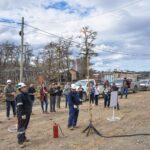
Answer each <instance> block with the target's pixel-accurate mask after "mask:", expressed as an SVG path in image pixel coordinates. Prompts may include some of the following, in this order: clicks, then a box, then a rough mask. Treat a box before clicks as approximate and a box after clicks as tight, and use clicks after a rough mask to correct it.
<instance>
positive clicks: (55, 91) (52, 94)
mask: <svg viewBox="0 0 150 150" xmlns="http://www.w3.org/2000/svg"><path fill="white" fill-rule="evenodd" d="M57 91H58V90H57V89H56V88H50V90H49V93H50V96H56V95H57Z"/></svg>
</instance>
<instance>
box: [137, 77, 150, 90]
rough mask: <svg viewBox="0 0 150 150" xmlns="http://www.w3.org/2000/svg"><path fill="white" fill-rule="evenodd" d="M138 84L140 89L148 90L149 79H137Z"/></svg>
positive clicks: (149, 85) (149, 88)
mask: <svg viewBox="0 0 150 150" xmlns="http://www.w3.org/2000/svg"><path fill="white" fill-rule="evenodd" d="M139 84H140V90H144V91H147V90H150V79H144V80H140V81H139Z"/></svg>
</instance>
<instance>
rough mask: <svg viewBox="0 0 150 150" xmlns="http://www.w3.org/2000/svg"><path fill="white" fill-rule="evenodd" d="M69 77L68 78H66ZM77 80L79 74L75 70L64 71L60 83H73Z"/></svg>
mask: <svg viewBox="0 0 150 150" xmlns="http://www.w3.org/2000/svg"><path fill="white" fill-rule="evenodd" d="M68 77H69V78H68ZM78 79H79V73H78V71H76V70H75V69H70V70H69V71H68V70H65V71H63V72H62V73H61V81H62V82H73V81H77V80H78Z"/></svg>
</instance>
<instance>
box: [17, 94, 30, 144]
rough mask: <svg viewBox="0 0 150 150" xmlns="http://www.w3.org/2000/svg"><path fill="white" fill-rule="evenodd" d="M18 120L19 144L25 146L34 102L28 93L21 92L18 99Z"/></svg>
mask: <svg viewBox="0 0 150 150" xmlns="http://www.w3.org/2000/svg"><path fill="white" fill-rule="evenodd" d="M16 106H17V118H18V134H17V138H18V143H19V144H23V143H24V142H25V140H26V136H25V131H26V129H27V127H28V124H29V121H30V116H31V113H32V100H31V98H30V96H29V94H28V93H23V92H21V93H20V94H18V95H17V97H16Z"/></svg>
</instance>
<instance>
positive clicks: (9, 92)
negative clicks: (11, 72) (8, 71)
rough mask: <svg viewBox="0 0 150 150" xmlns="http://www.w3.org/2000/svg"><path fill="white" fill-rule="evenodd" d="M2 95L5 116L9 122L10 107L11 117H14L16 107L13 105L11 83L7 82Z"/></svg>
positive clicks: (13, 90) (14, 93)
mask: <svg viewBox="0 0 150 150" xmlns="http://www.w3.org/2000/svg"><path fill="white" fill-rule="evenodd" d="M4 94H5V97H6V116H7V119H8V120H10V107H12V110H13V115H14V117H15V116H16V105H15V95H16V91H15V88H14V87H13V86H12V81H11V80H7V85H6V86H5V88H4Z"/></svg>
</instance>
